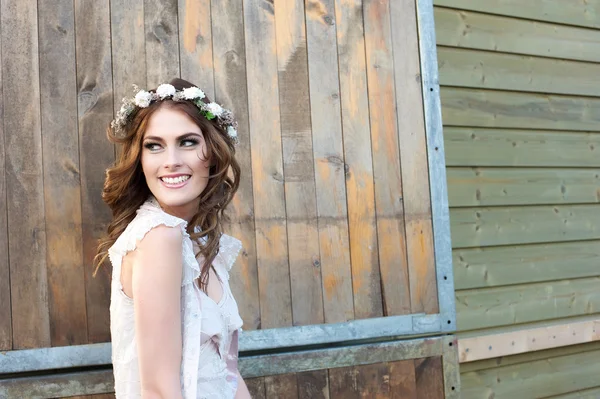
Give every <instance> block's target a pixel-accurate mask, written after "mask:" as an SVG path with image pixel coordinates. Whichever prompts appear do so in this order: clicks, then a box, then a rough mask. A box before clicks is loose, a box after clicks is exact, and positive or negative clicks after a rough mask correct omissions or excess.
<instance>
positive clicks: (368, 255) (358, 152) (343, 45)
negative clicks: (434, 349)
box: [335, 0, 383, 319]
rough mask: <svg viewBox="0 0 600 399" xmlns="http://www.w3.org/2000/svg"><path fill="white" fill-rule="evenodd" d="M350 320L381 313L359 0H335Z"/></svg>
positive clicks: (367, 104)
mask: <svg viewBox="0 0 600 399" xmlns="http://www.w3.org/2000/svg"><path fill="white" fill-rule="evenodd" d="M335 19H336V24H337V44H338V66H339V71H338V73H339V76H340V94H341V99H342V102H341V104H342V127H343V134H344V137H343V142H344V155H345V163H346V165H347V170H346V195H347V201H348V222H349V223H348V227H349V232H350V257H351V262H352V289H353V293H354V316H355V318H356V319H365V318H369V317H377V316H382V315H383V304H382V297H381V282H380V273H379V255H378V252H377V248H378V247H379V245H378V241H377V225H376V215H375V194H374V180H373V158H372V154H371V134H370V128H369V103H368V96H367V93H368V92H367V74H366V60H365V41H364V26H363V4H362V0H351V1H342V0H336V1H335Z"/></svg>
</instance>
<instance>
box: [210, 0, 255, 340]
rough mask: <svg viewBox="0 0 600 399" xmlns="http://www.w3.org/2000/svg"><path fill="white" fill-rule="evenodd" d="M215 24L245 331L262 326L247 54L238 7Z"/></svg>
mask: <svg viewBox="0 0 600 399" xmlns="http://www.w3.org/2000/svg"><path fill="white" fill-rule="evenodd" d="M211 17H212V18H211V22H212V24H213V26H212V31H213V32H215V35H214V37H213V57H214V76H215V91H216V93H215V95H216V98H217V99H218V101H221V102H222V103H223V104H225V106H226V107H231V109H232V111H233V112H234V115H235V117H236V120H237V122H238V140H239V143H238V145H237V148H236V158H237V160H238V163H239V164H240V168H241V170H242V173H241V177H240V186H239V188H238V191H237V193H236V195H235V196H234V197H233V201H232V203H231V205H230V208H229V209H228V211H229V213H230V216H231V222H230V223H228V224H227V226H226V227H225V230H226V231H227V232H229V234H231V235H233V236H234V237H236V238H238V239H240V240H241V241H242V245H243V250H242V252H241V254H240V257H239V258H238V259H237V261H236V264H235V268H236V270H235V271H234V272H233V273H232V274H231V281H230V283H231V287H232V290H233V292H234V294H235V297H236V300H237V303H238V308H239V311H240V315H241V317H242V319H243V320H244V330H254V329H256V328H258V327H259V326H260V302H259V295H258V269H257V264H256V237H255V232H254V217H253V216H252V215H254V201H253V197H252V167H251V159H250V135H249V132H250V128H249V126H248V102H247V101H248V91H247V85H246V50H245V48H244V28H243V25H242V24H241V23H240V21H241V20H242V19H243V11H242V3H241V2H240V1H237V0H221V1H220V2H219V7H214V8H213V9H212V14H211Z"/></svg>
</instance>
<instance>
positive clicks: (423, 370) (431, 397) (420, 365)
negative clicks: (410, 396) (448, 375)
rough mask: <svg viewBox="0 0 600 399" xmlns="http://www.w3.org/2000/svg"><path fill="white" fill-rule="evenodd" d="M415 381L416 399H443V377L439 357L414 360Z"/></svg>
mask: <svg viewBox="0 0 600 399" xmlns="http://www.w3.org/2000/svg"><path fill="white" fill-rule="evenodd" d="M414 362H415V380H416V385H417V398H419V399H421V398H422V399H438V398H440V399H443V398H444V375H443V370H442V358H441V357H428V358H424V359H416V360H415V361H414Z"/></svg>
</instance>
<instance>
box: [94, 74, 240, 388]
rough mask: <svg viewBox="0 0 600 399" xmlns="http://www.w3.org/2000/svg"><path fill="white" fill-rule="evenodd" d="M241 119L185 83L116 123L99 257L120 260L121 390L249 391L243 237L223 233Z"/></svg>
mask: <svg viewBox="0 0 600 399" xmlns="http://www.w3.org/2000/svg"><path fill="white" fill-rule="evenodd" d="M136 90H137V89H136ZM236 127H237V126H236V123H235V121H234V119H233V115H232V113H231V112H230V111H228V110H226V109H224V108H222V107H221V106H220V105H218V104H216V103H212V102H210V101H209V100H208V99H207V98H206V96H205V95H204V93H203V92H202V90H200V89H199V88H197V87H195V86H194V85H192V84H191V83H189V82H186V81H183V80H180V79H175V80H173V81H171V83H170V84H163V85H160V86H159V87H158V88H157V89H156V90H151V91H145V90H137V92H136V94H135V97H133V98H131V99H125V100H124V102H123V106H122V107H121V110H120V111H119V112H118V113H117V118H116V119H115V120H114V121H113V122H112V123H111V126H110V128H109V130H108V136H109V139H110V140H111V141H112V142H115V143H118V144H121V145H122V146H123V151H122V152H121V155H120V158H119V160H118V161H117V162H116V164H115V165H114V166H113V167H112V168H110V169H108V171H107V178H106V182H105V186H104V191H103V199H104V201H105V202H106V203H107V204H108V206H109V207H110V208H111V210H112V213H113V220H112V222H111V223H110V225H109V227H108V234H107V236H106V237H105V238H104V239H103V240H101V242H100V244H99V247H98V255H97V256H96V262H97V265H98V266H99V265H100V264H102V263H103V262H104V261H105V260H106V259H107V258H109V259H110V262H111V264H112V267H113V271H112V288H111V305H110V316H111V335H112V361H113V368H114V377H115V393H116V397H117V398H134V397H135V398H138V397H140V396H142V397H144V398H146V397H148V398H185V399H192V398H193V399H195V398H207V399H208V398H234V397H235V398H249V397H250V395H249V393H248V389H247V387H246V385H245V383H244V381H243V379H242V377H241V376H240V374H239V372H238V368H237V360H238V330H239V329H240V328H241V326H242V324H243V322H242V319H241V317H240V315H239V311H238V307H237V304H236V301H235V299H234V298H233V295H232V293H231V290H230V288H229V271H230V269H231V267H232V265H233V263H234V262H235V259H236V258H237V255H238V253H239V251H240V249H241V242H240V241H239V240H237V239H235V238H233V237H230V236H227V235H225V234H223V232H222V221H223V219H224V217H225V216H224V210H225V208H226V206H227V205H228V204H229V203H230V202H231V199H232V198H233V195H234V194H235V192H236V190H237V188H238V185H239V178H240V167H239V165H238V162H237V161H236V158H235V144H236V142H237V131H236Z"/></svg>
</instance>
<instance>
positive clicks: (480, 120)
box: [441, 87, 600, 131]
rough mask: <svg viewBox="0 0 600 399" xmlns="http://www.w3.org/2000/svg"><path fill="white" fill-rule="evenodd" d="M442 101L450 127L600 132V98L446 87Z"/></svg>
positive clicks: (446, 120) (443, 110) (445, 119)
mask: <svg viewBox="0 0 600 399" xmlns="http://www.w3.org/2000/svg"><path fill="white" fill-rule="evenodd" d="M441 99H442V112H443V114H444V124H445V125H447V126H453V125H454V126H473V127H496V128H528V129H548V130H583V131H598V130H599V127H598V121H600V98H591V97H567V96H555V95H541V94H531V93H518V92H503V91H488V90H474V89H459V88H450V87H444V88H442V90H441Z"/></svg>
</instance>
